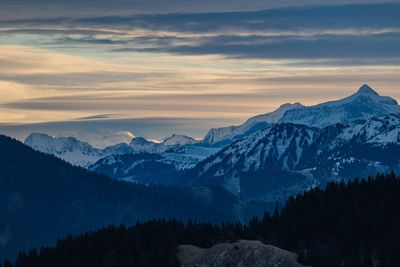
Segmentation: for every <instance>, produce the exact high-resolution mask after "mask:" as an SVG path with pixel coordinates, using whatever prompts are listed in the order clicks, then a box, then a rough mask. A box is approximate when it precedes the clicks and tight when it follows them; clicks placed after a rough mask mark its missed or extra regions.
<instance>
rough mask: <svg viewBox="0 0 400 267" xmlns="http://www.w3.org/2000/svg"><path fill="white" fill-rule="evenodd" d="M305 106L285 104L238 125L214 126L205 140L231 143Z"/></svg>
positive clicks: (211, 142) (210, 142)
mask: <svg viewBox="0 0 400 267" xmlns="http://www.w3.org/2000/svg"><path fill="white" fill-rule="evenodd" d="M302 107H304V106H303V105H302V104H300V103H294V104H290V103H288V104H284V105H282V106H280V107H279V108H278V109H277V110H275V111H273V112H271V113H266V114H262V115H258V116H255V117H252V118H250V119H248V120H247V121H246V122H245V123H243V124H241V125H238V126H229V127H222V128H213V129H211V130H210V131H209V132H208V133H207V135H206V136H205V137H204V139H203V142H204V143H207V144H217V143H229V142H232V141H234V140H235V139H239V138H240V137H242V136H244V135H246V134H251V133H252V132H255V131H257V130H260V129H264V128H265V127H267V125H268V124H271V123H276V122H278V121H279V120H280V119H281V118H282V116H283V115H284V114H285V112H286V111H288V110H291V109H298V108H302ZM224 141H225V142H224Z"/></svg>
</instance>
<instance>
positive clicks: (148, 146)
mask: <svg viewBox="0 0 400 267" xmlns="http://www.w3.org/2000/svg"><path fill="white" fill-rule="evenodd" d="M195 143H197V141H196V140H195V139H194V138H192V137H189V136H186V135H178V134H173V135H172V136H170V137H167V138H166V139H164V140H163V141H162V142H160V143H157V142H153V141H149V140H147V139H145V138H143V137H135V138H133V139H132V141H131V143H130V144H129V145H130V146H131V147H132V148H133V149H134V150H135V151H137V152H147V153H163V152H165V151H167V150H168V149H171V148H176V147H182V146H186V145H192V144H195Z"/></svg>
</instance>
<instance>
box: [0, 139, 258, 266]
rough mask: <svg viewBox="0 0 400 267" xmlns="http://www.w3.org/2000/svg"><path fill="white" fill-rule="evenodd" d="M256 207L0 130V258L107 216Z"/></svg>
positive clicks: (185, 214)
mask: <svg viewBox="0 0 400 267" xmlns="http://www.w3.org/2000/svg"><path fill="white" fill-rule="evenodd" d="M257 212H258V213H259V214H261V213H262V212H261V209H259V208H257V207H254V209H253V208H251V207H250V206H249V205H247V204H246V206H245V205H244V204H243V203H240V202H239V201H237V200H236V198H235V197H233V196H232V195H230V194H229V193H227V192H226V191H224V190H222V189H217V188H204V187H203V188H199V189H198V190H196V192H194V191H192V190H186V189H179V188H165V187H160V186H143V185H135V184H130V183H123V182H117V181H113V180H111V179H110V178H108V177H106V176H101V175H97V174H94V173H91V172H89V171H87V170H85V169H83V168H79V167H74V166H71V165H70V164H68V163H66V162H64V161H62V160H60V159H57V158H55V157H53V156H50V155H45V154H43V153H40V152H37V151H35V150H33V149H31V148H29V147H27V146H26V145H24V144H22V143H20V142H18V141H16V140H13V139H11V138H8V137H6V136H0V260H1V259H4V258H5V257H7V258H13V257H14V256H15V255H16V254H17V252H19V251H21V249H29V248H31V247H36V246H42V245H45V244H53V242H55V241H56V240H57V238H61V237H63V236H65V235H67V234H69V233H73V234H77V233H81V232H85V231H89V230H94V229H98V228H100V227H105V226H107V225H109V224H117V225H118V224H121V223H124V224H127V225H132V224H134V223H135V222H136V221H138V220H148V219H151V218H170V217H177V218H179V219H181V220H188V219H198V220H203V221H208V220H210V221H214V222H218V221H222V220H225V221H230V220H235V221H236V220H238V219H240V218H244V217H243V216H248V215H249V214H253V215H254V214H256V213H257Z"/></svg>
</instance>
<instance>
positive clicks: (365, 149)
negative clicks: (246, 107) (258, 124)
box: [185, 114, 400, 200]
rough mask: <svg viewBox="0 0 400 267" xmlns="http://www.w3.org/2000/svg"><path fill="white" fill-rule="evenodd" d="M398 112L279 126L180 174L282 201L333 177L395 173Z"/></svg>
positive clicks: (398, 167) (399, 149)
mask: <svg viewBox="0 0 400 267" xmlns="http://www.w3.org/2000/svg"><path fill="white" fill-rule="evenodd" d="M399 133H400V114H391V115H385V116H377V117H373V118H370V119H366V120H356V121H354V122H352V123H351V124H350V125H344V124H334V125H329V126H327V127H324V128H319V127H311V126H306V125H300V124H293V123H278V124H274V125H272V126H270V127H268V128H267V129H265V130H262V131H259V132H257V133H254V134H252V135H250V136H248V137H245V138H243V139H242V140H239V141H237V142H235V143H233V144H231V145H229V146H227V147H226V148H224V149H222V150H221V151H220V152H218V153H216V154H215V155H212V156H210V157H209V158H208V159H206V160H204V161H202V162H200V163H199V164H198V165H197V166H196V167H194V168H193V169H192V170H190V171H188V172H187V173H186V175H185V177H186V179H187V181H189V183H190V184H192V185H198V184H201V185H216V186H222V187H224V188H225V189H227V190H229V191H230V192H232V193H234V194H236V195H239V196H241V197H244V198H253V199H254V198H263V199H268V200H284V199H285V198H286V197H287V196H289V195H292V194H295V193H298V192H301V191H304V190H307V189H310V188H312V187H315V186H319V185H323V184H325V183H326V182H327V181H329V180H332V179H351V178H354V177H357V176H358V177H366V176H368V175H373V174H376V173H377V172H387V171H390V170H395V171H400V157H399V155H400V135H399Z"/></svg>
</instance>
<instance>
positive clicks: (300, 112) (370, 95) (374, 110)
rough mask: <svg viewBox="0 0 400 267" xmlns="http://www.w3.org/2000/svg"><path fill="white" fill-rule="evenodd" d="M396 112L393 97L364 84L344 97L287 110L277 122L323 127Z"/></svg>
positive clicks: (399, 108) (397, 108)
mask: <svg viewBox="0 0 400 267" xmlns="http://www.w3.org/2000/svg"><path fill="white" fill-rule="evenodd" d="M397 112H400V106H399V105H398V103H397V101H396V100H395V99H393V98H390V97H387V96H380V95H379V94H378V93H377V92H376V91H374V90H373V89H372V88H371V87H369V86H368V85H366V84H365V85H363V86H361V88H360V89H359V90H358V91H357V92H356V93H355V94H353V95H351V96H349V97H346V98H344V99H341V100H337V101H331V102H326V103H321V104H318V105H315V106H309V107H304V108H299V109H292V110H288V111H286V112H285V113H284V115H283V116H282V118H281V119H280V120H279V122H291V123H297V124H305V125H309V126H316V127H325V126H328V125H332V124H335V123H342V124H349V123H351V122H352V121H354V120H356V119H368V118H371V117H374V116H380V115H386V114H390V113H397Z"/></svg>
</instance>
